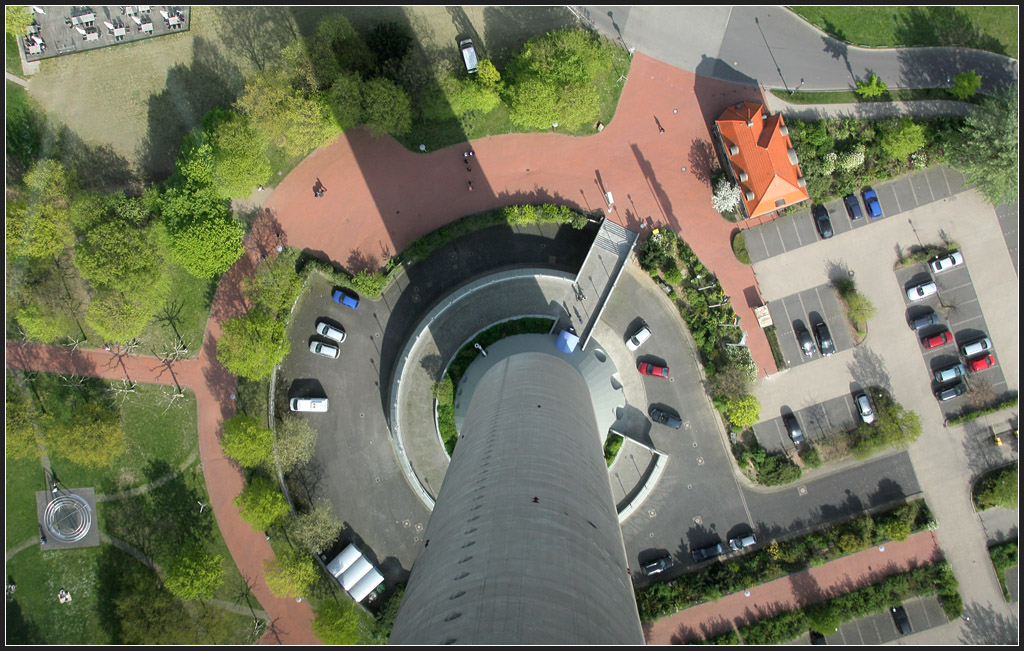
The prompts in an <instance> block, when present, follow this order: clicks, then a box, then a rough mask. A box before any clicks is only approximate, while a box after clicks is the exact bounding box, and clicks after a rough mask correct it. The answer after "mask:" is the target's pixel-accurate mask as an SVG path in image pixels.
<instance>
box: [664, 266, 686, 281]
mask: <svg viewBox="0 0 1024 651" xmlns="http://www.w3.org/2000/svg"><path fill="white" fill-rule="evenodd" d="M667 266H668V268H667V269H664V272H665V282H666V283H668V284H669V285H679V284H681V283H682V282H683V272H682V271H680V270H679V267H677V266H676V263H675V260H672V261H670V262H669V263H667Z"/></svg>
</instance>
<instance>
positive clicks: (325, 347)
mask: <svg viewBox="0 0 1024 651" xmlns="http://www.w3.org/2000/svg"><path fill="white" fill-rule="evenodd" d="M309 352H311V353H313V354H314V355H323V356H324V357H330V358H331V359H338V356H339V355H341V349H340V348H338V347H337V346H332V345H330V344H325V343H323V342H322V341H314V342H312V343H310V344H309Z"/></svg>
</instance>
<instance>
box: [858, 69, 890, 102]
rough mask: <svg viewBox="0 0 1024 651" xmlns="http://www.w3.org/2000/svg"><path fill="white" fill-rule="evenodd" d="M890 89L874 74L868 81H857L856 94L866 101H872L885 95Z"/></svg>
mask: <svg viewBox="0 0 1024 651" xmlns="http://www.w3.org/2000/svg"><path fill="white" fill-rule="evenodd" d="M888 88H889V86H888V85H887V84H886V83H885V82H884V81H882V80H881V79H879V78H878V75H876V74H875V73H873V72H872V73H871V76H870V77H869V78H868V79H867V81H860V80H858V81H857V90H856V93H857V94H858V95H860V96H861V97H863V98H865V99H871V98H874V97H880V96H882V95H884V94H885V91H886V90H888Z"/></svg>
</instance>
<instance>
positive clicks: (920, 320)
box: [910, 312, 939, 330]
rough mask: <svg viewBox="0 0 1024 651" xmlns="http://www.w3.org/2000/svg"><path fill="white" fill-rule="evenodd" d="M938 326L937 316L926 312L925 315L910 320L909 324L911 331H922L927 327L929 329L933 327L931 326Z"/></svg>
mask: <svg viewBox="0 0 1024 651" xmlns="http://www.w3.org/2000/svg"><path fill="white" fill-rule="evenodd" d="M938 324H939V315H938V314H936V313H935V312H928V313H927V314H922V315H921V316H919V317H917V318H916V319H913V320H911V322H910V329H911V330H924V329H925V328H927V327H930V326H933V325H938Z"/></svg>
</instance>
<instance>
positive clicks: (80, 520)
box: [43, 493, 92, 543]
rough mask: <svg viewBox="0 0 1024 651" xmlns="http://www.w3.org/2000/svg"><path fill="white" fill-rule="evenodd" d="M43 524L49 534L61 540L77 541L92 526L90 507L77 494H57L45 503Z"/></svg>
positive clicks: (66, 541) (67, 541)
mask: <svg viewBox="0 0 1024 651" xmlns="http://www.w3.org/2000/svg"><path fill="white" fill-rule="evenodd" d="M43 525H44V526H45V527H46V530H47V531H48V532H49V533H50V535H52V536H53V537H54V538H56V539H57V540H59V541H61V542H65V543H73V542H78V541H79V540H81V539H82V538H84V537H85V535H86V534H87V533H89V529H90V528H92V509H91V508H90V507H89V504H88V502H86V501H85V500H84V499H83V498H81V497H79V496H78V495H73V494H71V493H65V494H63V495H58V496H57V497H55V498H54V499H53V500H52V501H51V502H50V503H49V504H47V505H46V510H45V511H44V512H43Z"/></svg>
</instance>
